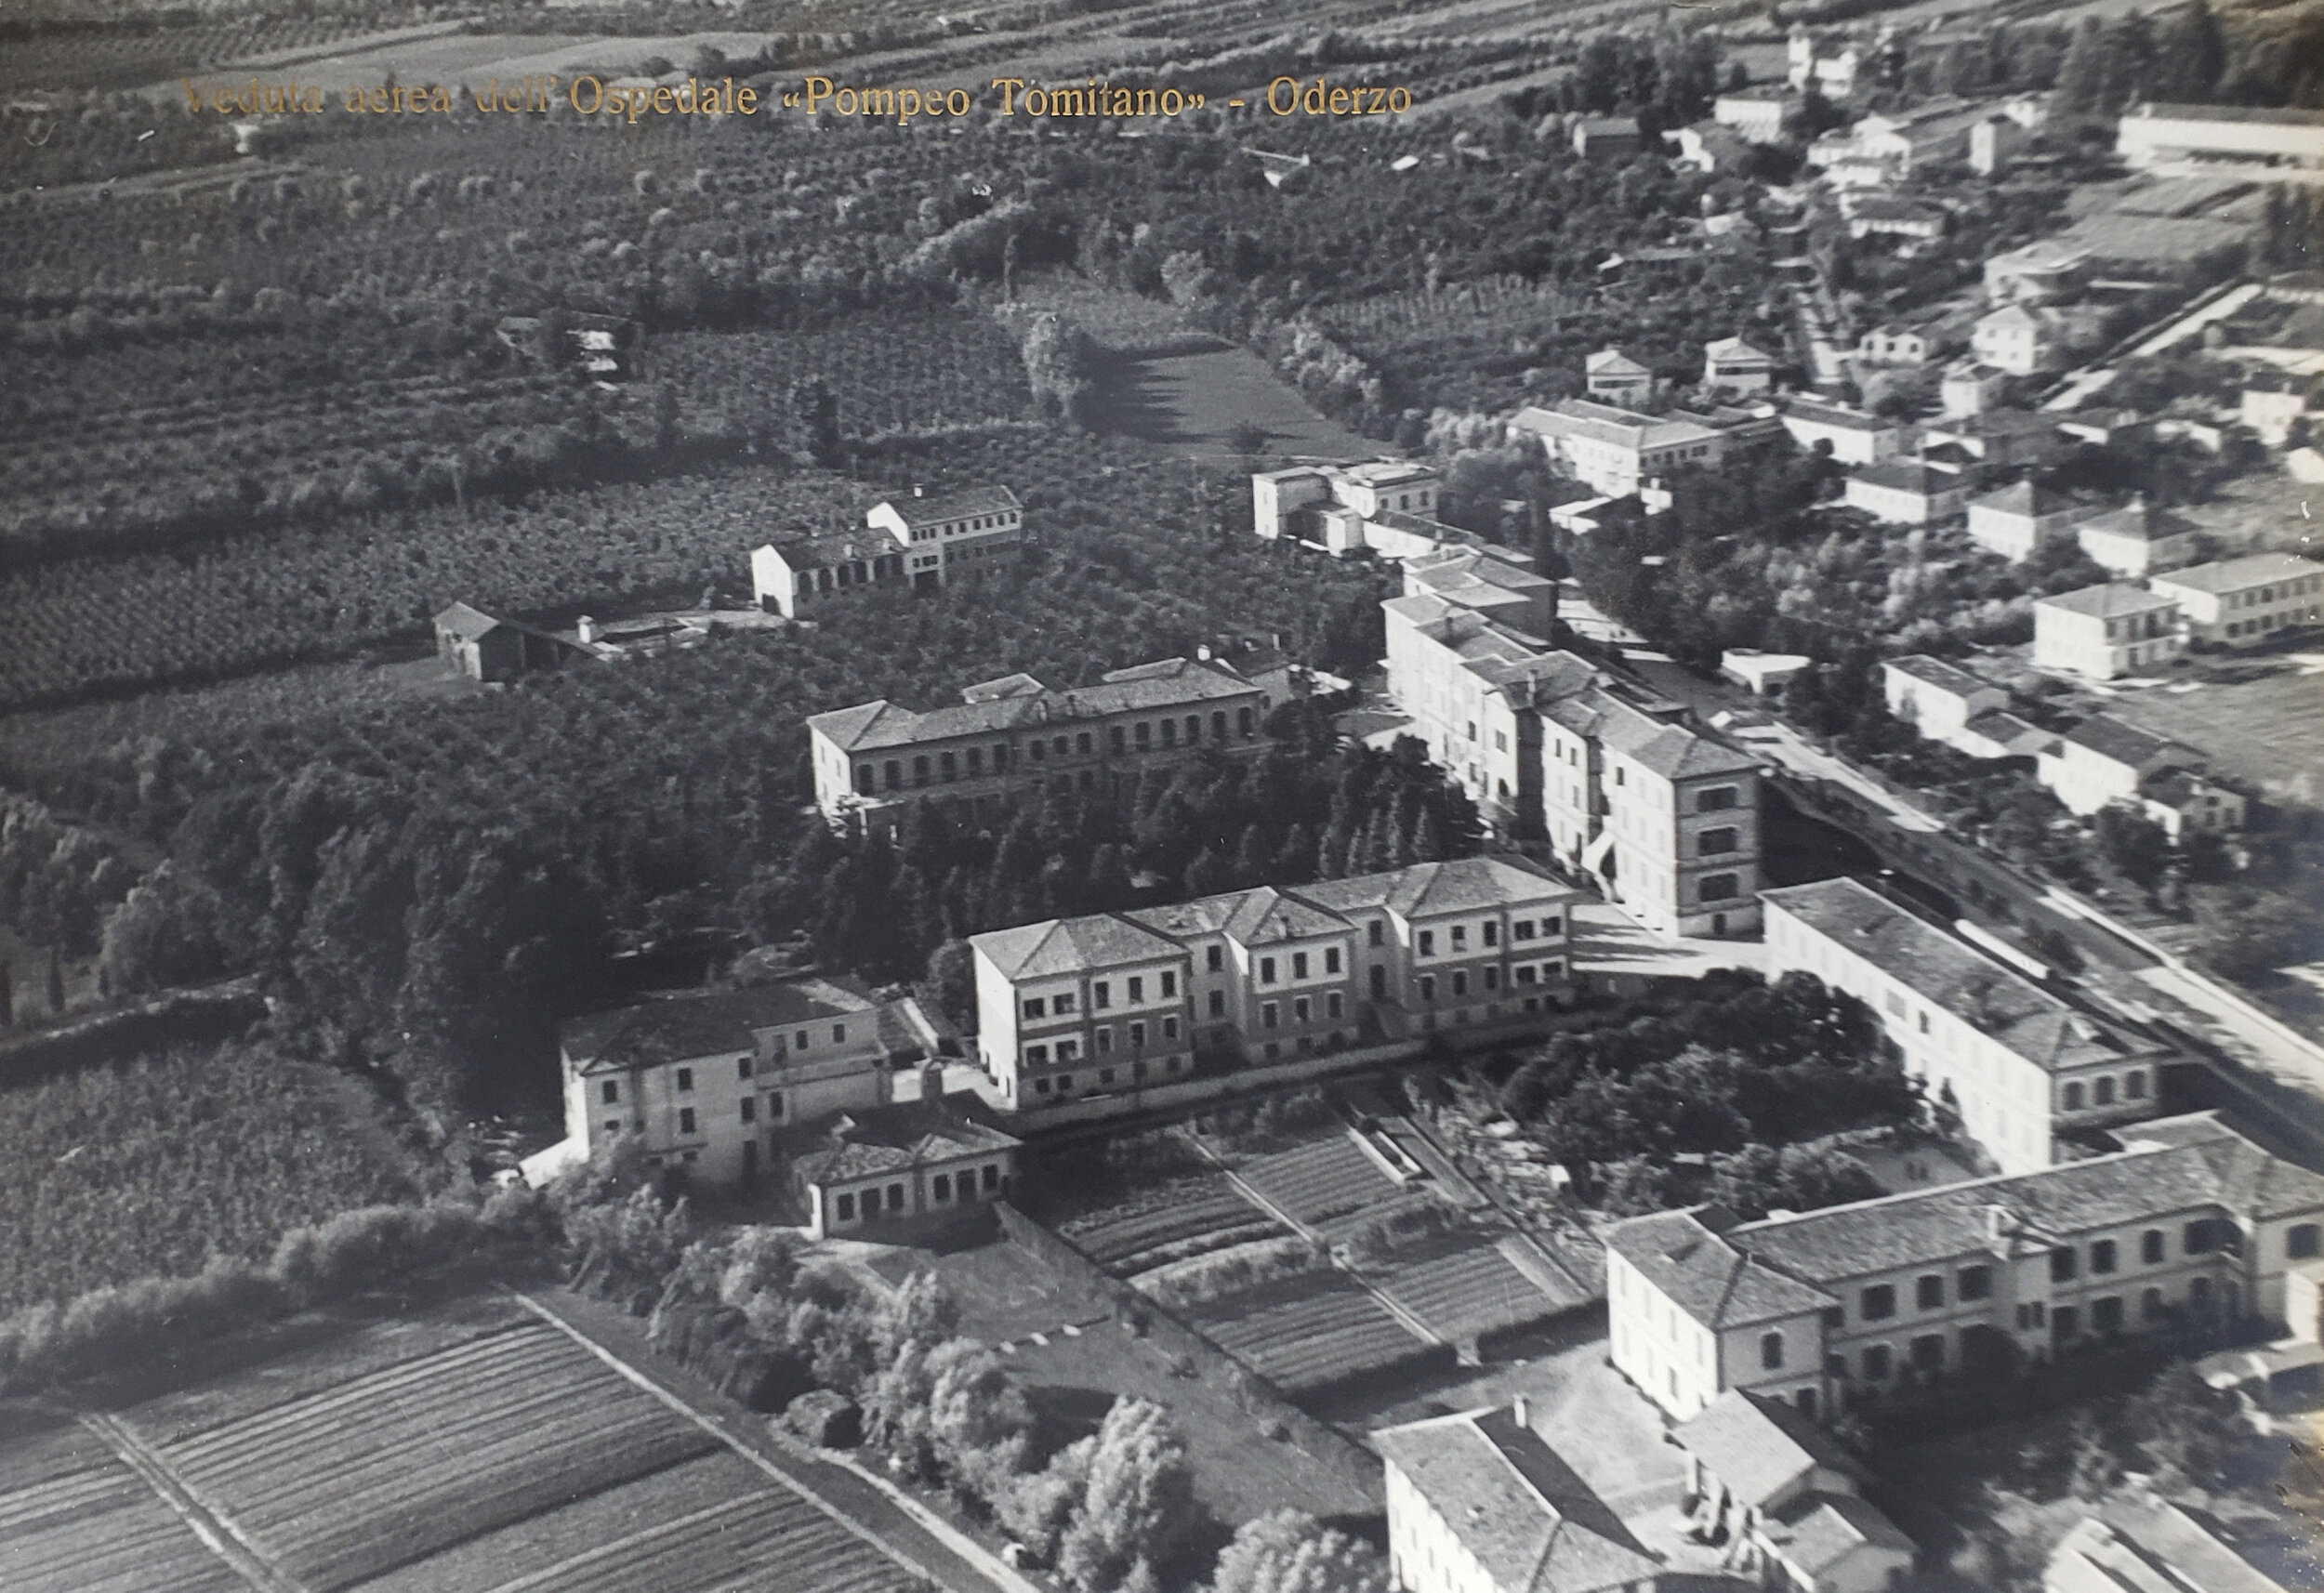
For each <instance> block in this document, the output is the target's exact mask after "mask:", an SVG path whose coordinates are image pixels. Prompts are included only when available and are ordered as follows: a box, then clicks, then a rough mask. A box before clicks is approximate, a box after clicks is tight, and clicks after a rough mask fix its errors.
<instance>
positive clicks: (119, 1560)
mask: <svg viewBox="0 0 2324 1593" xmlns="http://www.w3.org/2000/svg"><path fill="white" fill-rule="evenodd" d="M94 1425H95V1426H96V1427H97V1428H98V1429H99V1432H98V1433H82V1432H80V1429H72V1431H73V1433H78V1434H79V1436H71V1435H70V1434H58V1435H52V1436H48V1437H46V1438H35V1439H33V1440H30V1441H28V1442H24V1443H20V1444H0V1564H5V1565H8V1566H16V1565H20V1564H24V1563H48V1564H52V1565H54V1566H56V1567H57V1568H58V1570H59V1576H58V1577H57V1578H56V1579H54V1580H44V1581H41V1582H39V1583H38V1584H37V1585H38V1586H54V1587H58V1588H60V1589H72V1590H74V1593H79V1590H81V1589H92V1590H93V1589H98V1588H107V1587H121V1588H124V1589H126V1588H129V1587H159V1586H172V1587H176V1586H187V1587H196V1588H207V1587H210V1586H219V1587H227V1586H239V1585H240V1584H239V1583H238V1582H237V1581H236V1580H235V1579H234V1578H232V1577H231V1576H228V1577H225V1578H222V1579H221V1578H218V1576H217V1575H216V1574H215V1572H214V1570H213V1567H216V1568H217V1569H218V1570H222V1569H224V1568H223V1566H222V1564H220V1562H218V1560H216V1559H214V1558H211V1557H207V1556H206V1555H205V1554H203V1553H202V1552H201V1551H200V1549H199V1546H198V1545H196V1546H195V1547H196V1552H195V1553H194V1554H191V1555H189V1554H187V1553H186V1552H185V1551H184V1545H187V1544H194V1542H195V1540H194V1539H193V1537H192V1536H191V1534H188V1533H185V1532H184V1531H183V1530H182V1529H178V1531H177V1532H176V1533H174V1534H173V1533H172V1532H171V1531H170V1530H168V1529H170V1528H171V1527H173V1526H174V1525H175V1520H176V1519H175V1518H174V1517H171V1516H168V1515H167V1513H166V1512H165V1511H164V1510H163V1509H162V1507H161V1505H160V1503H159V1500H158V1498H157V1496H156V1495H155V1494H154V1492H153V1491H152V1488H149V1487H148V1485H147V1482H146V1481H144V1480H140V1479H139V1478H137V1477H135V1476H133V1475H132V1473H131V1472H130V1471H129V1470H128V1469H127V1468H125V1467H122V1466H119V1465H116V1466H114V1468H113V1469H114V1470H115V1471H117V1472H118V1474H119V1476H120V1477H121V1478H124V1479H127V1480H128V1482H129V1486H128V1487H126V1488H125V1487H123V1486H121V1484H120V1483H119V1482H118V1481H114V1480H113V1479H112V1477H111V1476H110V1475H109V1474H108V1472H107V1470H106V1462H107V1458H108V1455H109V1454H118V1455H123V1456H127V1457H132V1458H134V1459H135V1461H136V1462H137V1464H138V1465H139V1467H140V1468H142V1469H143V1470H144V1471H145V1472H146V1473H147V1475H148V1477H150V1478H152V1480H154V1481H156V1482H157V1483H159V1484H162V1485H165V1486H167V1487H169V1488H171V1489H172V1490H174V1491H176V1492H177V1493H178V1494H179V1495H180V1502H181V1503H182V1504H183V1505H185V1507H188V1508H190V1509H191V1510H193V1511H195V1512H197V1513H200V1514H205V1515H207V1516H209V1517H211V1518H213V1519H215V1521H217V1522H218V1530H219V1531H220V1532H221V1533H222V1534H224V1535H225V1536H226V1537H229V1538H231V1540H233V1541H234V1542H235V1543H237V1544H239V1545H240V1546H242V1548H243V1549H244V1551H246V1552H247V1554H248V1556H249V1557H250V1558H251V1559H252V1560H256V1561H257V1562H258V1563H259V1564H260V1565H261V1566H262V1568H263V1569H264V1570H265V1571H266V1572H268V1573H271V1574H272V1575H274V1576H277V1577H281V1578H285V1579H287V1580H288V1581H289V1582H291V1583H295V1584H296V1585H297V1586H302V1587H306V1588H309V1589H313V1590H315V1593H330V1590H334V1589H337V1588H343V1587H350V1586H356V1585H358V1584H362V1585H364V1586H371V1587H376V1588H380V1589H395V1590H398V1593H421V1590H423V1589H424V1590H426V1593H517V1590H518V1589H521V1588H522V1589H548V1588H556V1589H560V1590H561V1593H562V1590H573V1589H584V1590H591V1593H594V1590H596V1589H604V1590H606V1593H616V1590H621V1589H629V1588H637V1587H653V1588H654V1589H656V1593H684V1590H689V1589H701V1590H703V1593H708V1590H710V1589H724V1588H737V1587H744V1586H747V1587H750V1588H753V1589H768V1590H771V1593H903V1590H904V1589H906V1588H910V1587H913V1586H918V1585H919V1579H918V1577H917V1576H916V1575H915V1574H914V1573H910V1572H908V1571H907V1570H905V1567H904V1566H903V1565H901V1564H900V1563H898V1562H896V1561H894V1560H890V1559H889V1558H888V1557H887V1556H886V1555H884V1554H883V1553H882V1552H880V1551H879V1550H878V1549H877V1548H875V1547H873V1546H872V1545H871V1544H870V1543H869V1542H868V1541H867V1540H865V1538H863V1537H861V1536H859V1535H857V1534H856V1533H855V1532H854V1531H853V1530H852V1529H851V1528H849V1527H848V1526H846V1525H844V1524H842V1523H841V1522H839V1521H837V1520H836V1519H834V1518H833V1517H831V1516H829V1515H827V1514H825V1512H824V1511H823V1510H822V1509H821V1508H820V1507H817V1506H815V1505H813V1504H812V1503H811V1502H809V1501H808V1500H806V1499H805V1498H803V1497H802V1496H800V1495H799V1494H796V1493H795V1492H793V1491H792V1490H790V1489H788V1488H786V1487H783V1486H780V1485H778V1484H776V1483H775V1482H774V1481H772V1479H771V1478H769V1477H768V1476H767V1475H766V1474H765V1473H763V1472H761V1471H760V1470H759V1469H758V1468H756V1467H755V1466H753V1465H751V1464H750V1463H748V1462H746V1460H744V1459H742V1458H741V1457H740V1456H738V1455H736V1454H734V1453H733V1451H732V1450H730V1449H729V1448H728V1447H727V1446H726V1445H725V1444H723V1443H722V1442H720V1440H719V1439H718V1438H716V1437H715V1436H713V1435H712V1434H711V1433H710V1432H709V1431H707V1430H706V1429H705V1428H702V1427H700V1426H698V1425H697V1424H695V1423H694V1422H693V1421H690V1420H688V1419H687V1418H686V1417H685V1416H684V1415H680V1413H679V1412H677V1411H675V1410H673V1409H671V1408H670V1407H669V1406H667V1405H666V1404H665V1403H663V1402H661V1401H659V1400H657V1399H656V1398H654V1396H653V1395H652V1394H650V1393H648V1392H646V1391H645V1390H644V1389H640V1388H638V1387H635V1386H634V1385H632V1384H630V1383H629V1382H627V1381H626V1380H624V1379H623V1378H622V1377H621V1376H618V1375H617V1374H616V1373H615V1372H614V1370H612V1369H611V1368H610V1367H609V1366H607V1365H606V1364H605V1363H603V1362H602V1361H601V1360H600V1359H598V1358H597V1357H596V1356H595V1355H594V1354H592V1353H591V1352H590V1351H589V1350H588V1349H585V1348H583V1347H582V1346H581V1345H579V1344H577V1343H575V1342H574V1340H573V1339H571V1338H570V1337H568V1336H566V1335H565V1334H563V1333H562V1332H561V1331H560V1330H559V1329H557V1328H555V1327H553V1326H551V1325H549V1324H548V1323H543V1322H540V1321H538V1320H537V1319H535V1318H534V1317H533V1316H532V1315H530V1314H529V1313H528V1312H526V1311H524V1310H522V1308H520V1307H518V1306H516V1305H515V1304H513V1303H504V1302H498V1301H468V1302H463V1303H460V1304H458V1305H455V1306H452V1307H447V1308H445V1309H444V1310H441V1311H438V1312H435V1313H431V1314H430V1315H429V1316H427V1317H423V1318H419V1319H415V1320H412V1321H407V1322H399V1323H388V1324H383V1325H381V1326H378V1327H375V1328H371V1329H367V1330H364V1331H363V1332H360V1333H358V1334H355V1335H353V1336H351V1337H349V1338H345V1339H342V1340H339V1341H337V1342H334V1343H330V1344H326V1345H324V1346H323V1347H321V1348H319V1349H311V1350H309V1351H306V1352H304V1353H302V1354H298V1355H293V1356H289V1357H286V1358H284V1359H283V1360H280V1361H278V1362H275V1363H271V1364H268V1365H266V1366H264V1367H261V1368H259V1369H257V1370H255V1371H250V1372H245V1373H241V1374H236V1375H234V1376H229V1377H226V1378H222V1379H220V1380H218V1381H217V1382H215V1383H212V1384H209V1385H206V1386H204V1387H201V1388H197V1389H190V1390H187V1391H184V1392H181V1393H175V1394H170V1395H166V1396H164V1397H162V1398H159V1399H156V1400H152V1401H150V1402H147V1403H145V1404H142V1405H139V1406H137V1407H134V1408H132V1409H130V1410H128V1411H126V1412H125V1413H122V1414H121V1415H118V1416H116V1417H108V1418H102V1419H100V1420H99V1422H98V1423H96V1424H94ZM99 1433H101V1434H104V1435H107V1436H108V1442H99ZM31 1475H38V1476H40V1477H41V1478H42V1479H43V1481H41V1482H40V1483H39V1484H37V1485H36V1486H27V1485H25V1482H20V1481H19V1480H20V1479H23V1480H25V1481H26V1482H28V1481H29V1477H30V1476H31ZM12 1484H13V1486H12ZM140 1494H142V1495H143V1496H142V1498H140V1497H139V1495H140ZM76 1511H86V1512H87V1515H86V1519H83V1518H81V1517H79V1516H77V1515H76V1514H75V1513H74V1512H76ZM157 1517H158V1518H159V1519H158V1520H157V1519H156V1518H157ZM100 1534H101V1535H100ZM179 1538H182V1539H183V1544H181V1543H179V1542H178V1539H179ZM76 1550H77V1551H78V1552H76ZM30 1556H39V1557H41V1559H40V1560H30V1559H27V1558H21V1557H30ZM12 1585H14V1584H12Z"/></svg>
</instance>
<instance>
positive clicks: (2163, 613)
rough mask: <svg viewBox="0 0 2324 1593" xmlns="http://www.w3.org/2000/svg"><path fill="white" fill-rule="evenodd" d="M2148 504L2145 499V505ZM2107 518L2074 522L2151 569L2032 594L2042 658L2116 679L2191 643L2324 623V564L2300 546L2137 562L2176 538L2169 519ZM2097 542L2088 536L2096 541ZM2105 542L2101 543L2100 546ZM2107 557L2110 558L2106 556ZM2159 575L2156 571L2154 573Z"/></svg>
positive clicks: (2252, 641)
mask: <svg viewBox="0 0 2324 1593" xmlns="http://www.w3.org/2000/svg"><path fill="white" fill-rule="evenodd" d="M2140 507H2141V508H2142V509H2143V506H2140ZM2158 520H2161V517H2148V516H2145V515H2144V514H2143V513H2142V515H2141V516H2140V518H2139V519H2138V520H2135V521H2132V522H2128V523H2126V522H2125V521H2124V520H2122V519H2120V518H2119V517H2099V518H2097V519H2095V520H2087V521H2083V522H2081V523H2080V524H2079V525H2072V526H2071V527H2070V529H2071V530H2072V531H2073V533H2075V534H2077V535H2084V534H2086V533H2088V532H2089V531H2090V530H2092V529H2093V528H2094V529H2095V531H2096V533H2097V538H2098V539H2112V540H2114V541H2115V544H2116V546H2117V548H2118V549H2119V559H2118V561H2117V562H2115V563H2114V564H2113V565H2112V567H2113V568H2114V569H2116V570H2117V571H2118V572H2119V573H2122V574H2124V575H2144V576H2145V578H2146V579H2145V583H2144V585H2140V584H2137V583H2136V582H2134V581H2132V580H2119V581H2111V582H2108V583H2106V585H2105V586H2084V587H2082V588H2080V590H2078V591H2072V592H2061V593H2058V594H2057V595H2055V596H2054V597H2048V598H2039V599H2035V601H2034V650H2033V662H2034V666H2035V667H2036V668H2039V669H2054V670H2059V671H2062V672H2064V673H2067V674H2071V675H2078V676H2081V677H2083V678H2087V679H2092V680H2111V679H2114V678H2116V677H2118V676H2123V675H2136V674H2140V673H2142V672H2146V671H2152V670H2154V669H2157V668H2159V667H2160V666H2162V665H2167V664H2169V663H2171V662H2172V660H2174V659H2176V658H2178V657H2180V656H2181V655H2182V654H2184V653H2185V652H2186V650H2187V648H2188V646H2189V644H2191V643H2196V642H2200V643H2203V644H2204V645H2206V646H2212V647H2225V648H2244V647H2252V646H2256V645H2257V644H2259V643H2262V642H2265V641H2268V640H2271V639H2276V638H2277V636H2278V633H2279V632H2282V631H2284V630H2287V629H2292V628H2297V627H2304V626H2310V625H2318V624H2324V564H2319V563H2317V562H2316V561H2315V560H2310V559H2303V558H2301V557H2300V556H2299V555H2297V554H2292V553H2280V552H2278V553H2247V554H2243V555H2240V556H2239V557H2237V558H2234V559H2221V560H2213V561H2212V562H2210V563H2207V564H2196V565H2192V566H2188V567H2186V568H2184V569H2171V568H2168V567H2159V568H2158V567H2157V566H2159V565H2160V563H2161V561H2160V560H2157V565H2150V566H2148V567H2146V568H2145V569H2139V568H2134V567H2133V560H2134V559H2135V557H2136V556H2137V554H2139V553H2140V552H2148V553H2151V552H2153V551H2154V549H2155V547H2156V546H2157V545H2158V544H2160V545H2162V546H2163V547H2164V548H2165V550H2166V556H2167V551H2168V550H2169V549H2170V547H2171V544H2172V542H2173V541H2175V540H2177V539H2176V537H2175V535H2174V533H2172V531H2171V529H2170V524H2169V521H2168V520H2161V527H2160V529H2161V531H2162V534H2161V535H2160V536H2158V535H2156V534H2155V532H2156V531H2157V529H2158ZM2084 546H2085V547H2086V548H2089V547H2093V541H2091V540H2086V541H2085V542H2084ZM2105 549H2106V540H2097V541H2096V549H2095V550H2094V551H2093V557H2095V556H2096V552H2097V551H2103V550H2105ZM2102 561H2103V560H2102ZM2150 570H2151V571H2152V572H2153V573H2149V571H2150Z"/></svg>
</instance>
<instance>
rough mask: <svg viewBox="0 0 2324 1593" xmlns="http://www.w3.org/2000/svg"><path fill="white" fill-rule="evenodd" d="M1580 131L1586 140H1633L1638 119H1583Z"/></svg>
mask: <svg viewBox="0 0 2324 1593" xmlns="http://www.w3.org/2000/svg"><path fill="white" fill-rule="evenodd" d="M1580 131H1581V135H1582V137H1584V138H1636V137H1638V118H1637V117H1635V116H1590V117H1585V118H1584V119H1583V120H1582V122H1581V125H1580Z"/></svg>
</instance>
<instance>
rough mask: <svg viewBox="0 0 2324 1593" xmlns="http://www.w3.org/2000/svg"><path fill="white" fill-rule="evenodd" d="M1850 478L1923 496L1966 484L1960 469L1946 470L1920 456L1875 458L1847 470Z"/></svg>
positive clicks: (1957, 488) (1892, 490) (1950, 491)
mask: <svg viewBox="0 0 2324 1593" xmlns="http://www.w3.org/2000/svg"><path fill="white" fill-rule="evenodd" d="M1849 480H1851V481H1862V482H1865V483H1866V484H1867V485H1869V486H1875V487H1886V488H1887V489H1888V490H1889V491H1891V492H1894V493H1915V494H1920V495H1921V496H1922V497H1934V496H1935V495H1936V494H1939V493H1958V492H1960V491H1961V490H1962V489H1964V488H1965V487H1966V486H1967V485H1968V482H1966V481H1963V480H1962V479H1961V472H1960V471H1958V470H1947V469H1944V468H1941V467H1938V466H1935V465H1932V464H1929V463H1927V462H1926V461H1924V460H1920V459H1875V460H1873V461H1872V462H1871V463H1870V464H1868V465H1859V466H1857V467H1855V469H1854V470H1853V471H1851V472H1850V473H1849Z"/></svg>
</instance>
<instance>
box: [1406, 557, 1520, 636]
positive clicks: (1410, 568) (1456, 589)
mask: <svg viewBox="0 0 2324 1593" xmlns="http://www.w3.org/2000/svg"><path fill="white" fill-rule="evenodd" d="M1502 551H1503V550H1502V549H1499V548H1495V549H1493V550H1491V551H1489V552H1488V551H1486V549H1484V548H1481V547H1447V548H1446V549H1444V550H1443V551H1442V552H1438V553H1432V554H1429V555H1427V556H1426V557H1424V558H1420V559H1407V560H1405V561H1404V595H1405V596H1406V597H1407V598H1417V597H1420V596H1422V595H1426V596H1429V597H1433V598H1440V599H1443V600H1444V601H1446V602H1447V603H1451V604H1454V605H1456V606H1457V607H1459V608H1464V609H1470V610H1472V611H1474V612H1477V613H1480V614H1483V615H1484V616H1485V617H1486V619H1489V620H1494V621H1497V622H1499V624H1501V625H1508V626H1510V627H1511V628H1512V629H1515V630H1520V631H1523V632H1525V634H1526V635H1527V636H1548V635H1549V634H1550V633H1551V631H1552V629H1554V628H1555V626H1556V625H1557V583H1556V582H1555V581H1552V579H1550V578H1549V577H1548V576H1547V575H1540V574H1536V573H1534V572H1533V570H1531V569H1530V568H1528V567H1527V566H1525V565H1522V564H1514V563H1512V562H1510V561H1509V560H1506V559H1504V558H1502V557H1501V553H1502Z"/></svg>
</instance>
